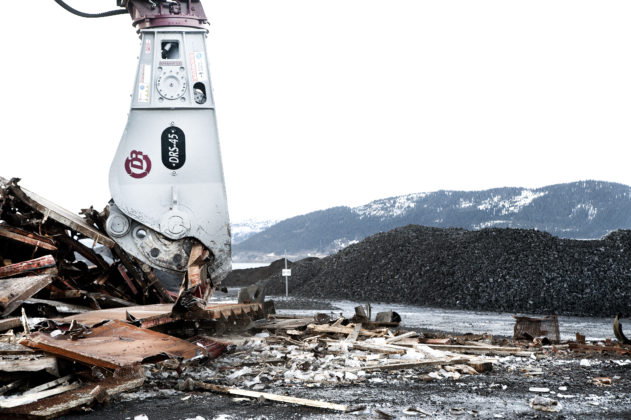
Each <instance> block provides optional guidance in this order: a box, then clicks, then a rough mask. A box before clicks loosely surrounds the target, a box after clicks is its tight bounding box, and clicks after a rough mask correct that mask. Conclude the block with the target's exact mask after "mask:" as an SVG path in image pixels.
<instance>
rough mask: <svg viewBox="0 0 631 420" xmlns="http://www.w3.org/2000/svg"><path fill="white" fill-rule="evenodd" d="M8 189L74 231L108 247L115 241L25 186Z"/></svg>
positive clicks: (14, 185)
mask: <svg viewBox="0 0 631 420" xmlns="http://www.w3.org/2000/svg"><path fill="white" fill-rule="evenodd" d="M9 189H10V191H11V192H12V193H13V194H14V195H15V196H16V197H17V198H18V199H20V200H21V201H23V202H24V203H25V204H27V205H28V206H30V207H32V208H34V209H36V210H37V211H39V212H40V213H42V214H43V215H44V218H51V219H52V220H54V221H56V222H59V223H61V224H62V225H65V226H67V227H69V228H70V229H72V230H74V231H77V232H79V233H82V234H83V235H85V236H87V237H88V238H92V239H94V240H95V241H96V242H98V243H100V244H103V245H105V246H107V247H108V248H113V247H114V245H115V242H114V241H113V240H112V239H110V238H109V237H108V236H107V235H105V234H103V233H101V232H99V231H98V230H96V229H95V228H94V227H92V226H90V225H89V224H87V223H86V221H85V220H84V219H83V218H82V217H81V216H79V215H77V214H74V213H72V212H70V211H68V210H66V209H64V208H62V207H60V206H58V205H57V204H55V203H53V202H51V201H49V200H47V199H45V198H43V197H40V196H39V195H37V194H35V193H33V192H31V191H29V190H27V189H25V188H21V187H19V186H18V185H17V184H16V183H12V184H11V185H9Z"/></svg>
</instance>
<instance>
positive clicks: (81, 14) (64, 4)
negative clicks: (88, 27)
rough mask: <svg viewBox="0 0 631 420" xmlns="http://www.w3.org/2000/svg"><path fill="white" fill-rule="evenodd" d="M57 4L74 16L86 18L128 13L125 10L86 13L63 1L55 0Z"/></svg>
mask: <svg viewBox="0 0 631 420" xmlns="http://www.w3.org/2000/svg"><path fill="white" fill-rule="evenodd" d="M55 3H57V4H58V5H60V6H61V7H63V8H64V9H66V10H67V11H69V12H70V13H72V14H73V15H77V16H81V17H84V18H102V17H108V16H115V15H124V14H126V13H127V10H125V9H118V10H110V11H109V12H103V13H84V12H80V11H79V10H77V9H73V8H72V7H70V6H68V5H67V4H66V3H65V2H64V1H63V0H55Z"/></svg>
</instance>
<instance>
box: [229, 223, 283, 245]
mask: <svg viewBox="0 0 631 420" xmlns="http://www.w3.org/2000/svg"><path fill="white" fill-rule="evenodd" d="M277 222H278V221H277V220H256V219H248V220H245V221H243V222H234V223H232V224H231V225H230V231H231V233H232V243H233V244H238V243H239V242H243V241H245V240H246V239H248V238H249V237H250V236H252V235H254V234H256V233H259V232H262V231H264V230H265V229H267V228H268V227H270V226H272V225H275V224H276V223H277Z"/></svg>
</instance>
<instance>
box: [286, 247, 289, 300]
mask: <svg viewBox="0 0 631 420" xmlns="http://www.w3.org/2000/svg"><path fill="white" fill-rule="evenodd" d="M285 270H287V251H285ZM285 297H289V277H287V276H285Z"/></svg>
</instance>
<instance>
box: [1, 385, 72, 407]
mask: <svg viewBox="0 0 631 420" xmlns="http://www.w3.org/2000/svg"><path fill="white" fill-rule="evenodd" d="M80 386H81V384H80V383H79V382H75V383H72V384H68V385H61V386H58V387H56V388H53V389H47V390H46V391H40V392H37V393H35V394H28V395H19V396H15V397H10V398H5V399H2V400H0V408H14V407H18V406H21V405H26V404H30V403H32V402H35V401H38V400H41V399H44V398H48V397H51V396H53V395H58V394H62V393H64V392H66V391H71V390H73V389H77V388H79V387H80Z"/></svg>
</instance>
